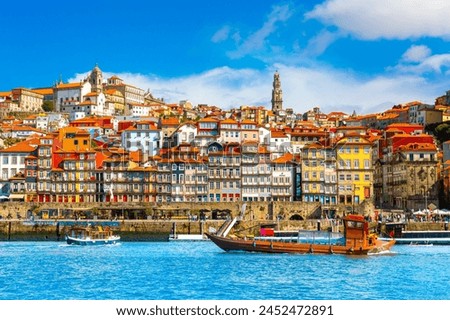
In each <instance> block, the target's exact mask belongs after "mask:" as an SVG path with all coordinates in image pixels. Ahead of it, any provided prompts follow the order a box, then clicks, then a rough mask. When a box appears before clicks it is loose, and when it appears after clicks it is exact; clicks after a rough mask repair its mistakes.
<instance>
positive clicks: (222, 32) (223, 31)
mask: <svg viewBox="0 0 450 320" xmlns="http://www.w3.org/2000/svg"><path fill="white" fill-rule="evenodd" d="M229 34H230V26H223V27H222V28H220V29H219V30H217V32H216V33H215V34H214V35H213V36H212V38H211V41H212V42H214V43H218V42H222V41H225V40H227V39H228V36H229Z"/></svg>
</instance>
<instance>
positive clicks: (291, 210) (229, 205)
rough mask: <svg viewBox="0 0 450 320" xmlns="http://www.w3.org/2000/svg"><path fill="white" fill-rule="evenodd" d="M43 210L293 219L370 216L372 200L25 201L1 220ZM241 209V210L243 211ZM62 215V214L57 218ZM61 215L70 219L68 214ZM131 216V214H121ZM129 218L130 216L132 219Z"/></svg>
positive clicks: (0, 210)
mask: <svg viewBox="0 0 450 320" xmlns="http://www.w3.org/2000/svg"><path fill="white" fill-rule="evenodd" d="M45 210H53V211H58V212H60V213H61V212H62V213H64V212H65V214H66V215H67V212H69V215H70V214H72V215H73V214H74V213H75V212H79V213H83V212H87V211H89V212H94V214H95V215H99V216H100V215H115V216H117V215H118V214H127V215H130V213H133V214H136V212H139V211H140V212H141V214H140V217H141V218H142V216H145V217H147V216H148V217H150V218H166V217H180V218H187V217H188V216H191V215H193V216H198V215H199V214H200V213H201V212H204V213H205V214H206V215H207V216H209V217H211V215H212V212H213V211H219V212H222V213H223V212H226V211H228V213H229V215H230V216H232V217H234V216H238V215H242V217H243V218H244V219H247V220H277V219H291V218H292V217H293V216H296V220H299V219H300V220H301V219H303V220H305V219H314V218H321V217H322V214H323V212H324V211H329V210H333V211H334V212H335V214H336V215H339V216H343V215H344V214H346V213H349V212H350V210H352V211H354V212H358V213H360V214H363V215H365V216H368V215H370V216H373V213H374V207H373V205H372V204H371V203H368V202H364V203H362V204H361V205H356V206H354V207H353V208H349V207H348V206H347V207H346V206H344V205H334V206H322V205H321V204H320V203H318V202H312V203H311V202H301V201H291V202H281V201H279V202H278V201H270V202H264V201H255V202H245V203H244V202H226V203H224V202H203V203H198V202H173V203H138V202H126V203H113V202H111V203H86V202H85V203H54V202H47V203H28V202H2V203H0V220H1V219H5V218H7V217H8V218H10V219H25V218H28V216H29V215H30V213H31V214H33V215H35V216H38V217H39V215H41V214H42V212H43V211H45ZM242 211H243V212H242ZM58 218H63V217H58ZM64 218H73V216H72V217H70V216H67V217H64ZM121 218H124V219H126V218H130V217H121ZM131 219H132V218H131Z"/></svg>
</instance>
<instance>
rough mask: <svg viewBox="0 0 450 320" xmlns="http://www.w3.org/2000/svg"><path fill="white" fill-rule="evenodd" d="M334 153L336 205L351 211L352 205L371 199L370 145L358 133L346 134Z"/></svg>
mask: <svg viewBox="0 0 450 320" xmlns="http://www.w3.org/2000/svg"><path fill="white" fill-rule="evenodd" d="M336 151H337V154H336V156H337V159H336V161H337V179H338V192H337V194H338V204H345V205H347V206H348V207H347V211H353V209H354V207H353V205H358V204H360V203H362V202H363V201H365V200H369V199H370V198H371V197H372V193H373V169H372V144H371V142H370V141H369V140H367V139H366V138H364V136H362V135H361V134H360V133H356V132H353V133H352V132H348V133H347V134H346V135H345V136H344V137H343V138H342V139H340V140H339V141H337V142H336Z"/></svg>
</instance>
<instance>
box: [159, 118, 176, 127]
mask: <svg viewBox="0 0 450 320" xmlns="http://www.w3.org/2000/svg"><path fill="white" fill-rule="evenodd" d="M179 124H180V121H179V120H178V118H175V117H170V118H167V119H161V125H163V126H171V125H172V126H173V125H179Z"/></svg>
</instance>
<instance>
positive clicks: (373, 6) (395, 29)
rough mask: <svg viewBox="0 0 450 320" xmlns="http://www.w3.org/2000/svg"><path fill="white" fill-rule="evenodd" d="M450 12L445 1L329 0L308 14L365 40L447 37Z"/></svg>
mask: <svg viewBox="0 0 450 320" xmlns="http://www.w3.org/2000/svg"><path fill="white" fill-rule="evenodd" d="M448 12H450V1H445V0H428V1H423V0H364V1H361V0H328V1H326V2H324V3H322V4H320V5H317V6H316V7H315V8H314V9H313V10H312V11H310V12H308V13H306V15H305V16H306V18H308V19H317V20H319V21H321V22H323V23H324V24H327V25H332V26H336V27H338V28H339V29H340V30H341V31H343V32H347V33H349V34H351V35H353V36H355V37H357V38H360V39H365V40H374V39H379V38H384V39H408V38H419V37H436V38H446V39H447V38H449V36H450V24H449V23H448Z"/></svg>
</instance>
